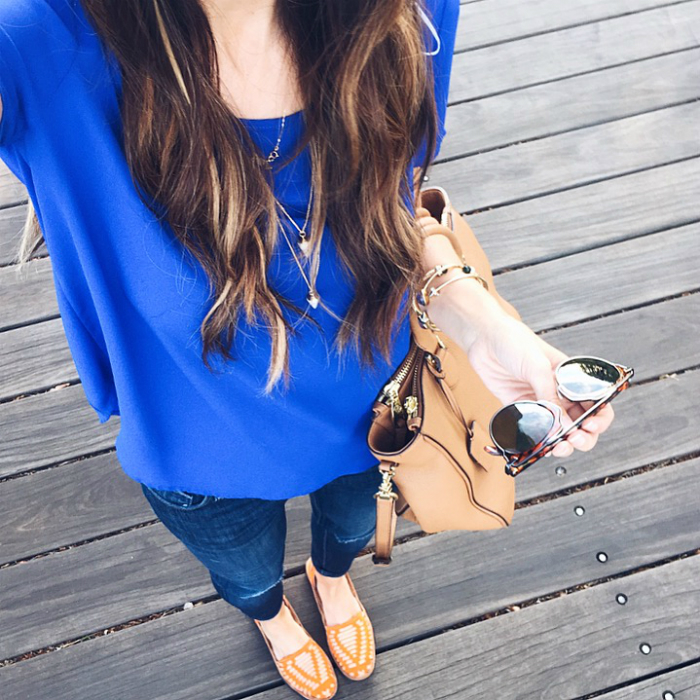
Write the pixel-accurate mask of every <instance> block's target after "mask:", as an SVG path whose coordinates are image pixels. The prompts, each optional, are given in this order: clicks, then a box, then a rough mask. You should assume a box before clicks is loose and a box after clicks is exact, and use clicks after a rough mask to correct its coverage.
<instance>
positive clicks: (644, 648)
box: [639, 642, 651, 654]
mask: <svg viewBox="0 0 700 700" xmlns="http://www.w3.org/2000/svg"><path fill="white" fill-rule="evenodd" d="M639 651H641V652H642V654H651V644H647V643H646V642H643V643H642V644H640V645H639Z"/></svg>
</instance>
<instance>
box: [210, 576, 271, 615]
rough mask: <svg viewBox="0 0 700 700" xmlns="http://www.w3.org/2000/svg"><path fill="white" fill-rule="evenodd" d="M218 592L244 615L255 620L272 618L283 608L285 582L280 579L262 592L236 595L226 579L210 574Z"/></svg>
mask: <svg viewBox="0 0 700 700" xmlns="http://www.w3.org/2000/svg"><path fill="white" fill-rule="evenodd" d="M210 578H211V582H212V584H214V588H215V589H216V592H217V593H218V594H219V595H220V596H221V597H222V599H223V600H225V601H226V602H227V603H230V604H231V605H233V606H234V607H236V608H238V609H239V610H240V611H241V612H242V613H243V614H244V615H247V616H248V617H251V618H253V619H255V620H270V619H272V618H273V617H275V615H277V613H278V612H279V611H280V610H281V608H282V595H283V593H284V583H283V581H282V580H281V579H280V580H279V581H278V582H277V583H276V584H275V585H274V586H272V587H271V588H268V589H267V590H265V591H262V592H261V593H256V594H254V595H250V596H240V595H234V594H233V593H232V592H231V591H230V590H229V589H228V588H227V586H226V582H225V581H221V580H220V579H218V578H217V577H216V574H211V576H210Z"/></svg>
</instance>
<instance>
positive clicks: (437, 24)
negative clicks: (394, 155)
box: [413, 0, 460, 165]
mask: <svg viewBox="0 0 700 700" xmlns="http://www.w3.org/2000/svg"><path fill="white" fill-rule="evenodd" d="M431 9H432V10H433V11H434V12H435V17H431V15H430V10H431ZM426 10H427V11H428V13H427V14H428V17H427V20H428V21H430V23H431V24H432V29H431V27H430V26H428V29H429V30H430V32H429V36H430V40H429V45H428V46H427V47H426V48H427V52H428V53H429V54H431V53H433V52H434V55H432V56H430V58H432V61H433V77H434V80H435V85H434V90H435V104H436V107H437V113H438V135H437V144H436V147H435V152H434V153H433V157H432V158H431V162H432V161H434V160H435V158H437V156H438V154H439V153H440V147H441V146H442V141H443V139H444V137H445V134H446V133H447V132H446V129H445V117H446V115H447V99H448V93H449V89H450V77H451V75H452V59H453V55H454V50H455V43H456V39H457V25H458V23H459V10H460V5H459V0H442V2H439V1H437V0H433V1H432V2H431V0H427V2H426ZM433 29H434V30H435V33H434V34H433V31H432V30H433ZM425 149H426V143H425V142H423V143H422V144H421V147H420V148H419V150H418V151H417V153H416V155H415V157H414V159H413V161H414V164H416V165H417V164H420V163H421V162H422V160H423V157H424V155H425Z"/></svg>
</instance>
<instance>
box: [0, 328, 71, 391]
mask: <svg viewBox="0 0 700 700" xmlns="http://www.w3.org/2000/svg"><path fill="white" fill-rule="evenodd" d="M0 377H2V382H1V383H0V401H7V400H8V399H10V398H11V397H14V396H19V395H20V394H24V393H30V392H37V391H43V390H46V389H49V388H50V387H53V386H57V385H58V384H62V383H64V382H74V381H76V380H77V379H78V373H77V371H76V369H75V364H74V363H73V358H72V357H71V354H70V350H69V348H68V343H67V342H66V335H65V332H64V330H63V324H62V323H61V319H60V318H56V319H53V320H51V321H45V322H44V323H33V324H31V325H28V326H21V327H20V328H15V329H13V330H11V331H4V332H3V333H2V352H0Z"/></svg>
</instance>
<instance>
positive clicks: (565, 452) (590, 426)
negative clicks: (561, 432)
mask: <svg viewBox="0 0 700 700" xmlns="http://www.w3.org/2000/svg"><path fill="white" fill-rule="evenodd" d="M586 403H588V404H589V405H588V406H584V409H585V408H588V407H590V405H592V402H586ZM581 413H583V411H579V412H578V415H581ZM614 417H615V412H614V410H613V408H612V406H611V405H610V404H606V405H605V406H603V408H601V409H600V410H599V411H598V412H597V413H595V414H594V415H591V416H589V417H588V418H586V419H585V420H584V421H583V423H581V425H580V426H579V427H578V428H576V429H575V430H572V431H571V433H570V434H569V435H567V437H566V440H562V441H561V442H560V443H559V444H558V445H556V446H555V447H554V449H553V450H552V451H551V452H550V454H552V455H554V456H555V457H568V456H570V455H571V454H573V452H574V450H581V452H588V451H589V450H592V449H593V448H594V447H595V445H596V443H597V442H598V436H599V435H600V434H601V433H604V432H605V431H606V430H607V429H608V428H609V427H610V424H611V423H612V421H613V418H614Z"/></svg>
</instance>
